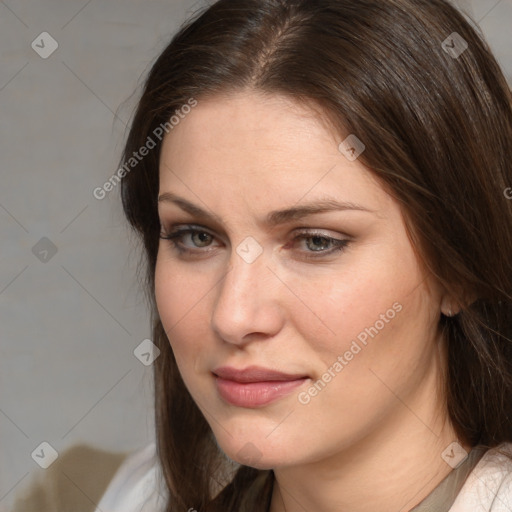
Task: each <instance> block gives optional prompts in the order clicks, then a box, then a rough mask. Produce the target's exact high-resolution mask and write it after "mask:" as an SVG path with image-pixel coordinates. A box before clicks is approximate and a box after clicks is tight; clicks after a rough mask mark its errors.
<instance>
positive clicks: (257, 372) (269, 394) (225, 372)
mask: <svg viewBox="0 0 512 512" xmlns="http://www.w3.org/2000/svg"><path fill="white" fill-rule="evenodd" d="M212 373H213V374H214V376H215V383H216V387H217V391H218V393H219V395H220V396H221V398H222V399H224V400H225V401H226V402H228V403H229V404H231V405H235V406H237V407H248V408H255V407H262V406H264V405H267V404H270V403H271V402H274V401H276V400H278V399H279V398H282V397H284V396H286V395H288V394H289V393H291V392H292V391H293V390H294V389H296V388H297V387H299V386H301V385H302V384H304V382H305V381H306V380H308V379H309V377H308V376H307V375H304V374H289V373H283V372H279V371H276V370H271V369H268V368H262V367H258V366H250V367H247V368H244V369H236V368H233V367H229V366H223V367H220V368H217V369H215V370H214V371H213V372H212Z"/></svg>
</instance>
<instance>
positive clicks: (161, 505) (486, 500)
mask: <svg viewBox="0 0 512 512" xmlns="http://www.w3.org/2000/svg"><path fill="white" fill-rule="evenodd" d="M497 448H498V449H500V450H502V451H505V452H507V453H509V454H510V455H511V457H512V443H503V444H501V445H500V446H499V447H497ZM166 496H167V494H166V491H165V490H164V485H163V479H162V474H161V470H160V468H159V465H158V462H157V459H156V453H155V445H154V444H151V445H148V446H147V447H145V448H143V449H141V450H138V451H136V452H135V453H133V454H132V455H130V456H129V457H128V458H127V459H126V461H125V462H124V463H123V464H122V466H121V467H120V468H119V471H118V472H117V473H116V475H115V476H114V478H113V479H112V482H111V483H110V485H109V487H108V488H107V490H106V492H105V494H104V495H103V498H102V499H101V501H100V503H99V504H98V509H99V510H101V511H102V512H162V511H163V510H164V509H165V500H166ZM410 512H512V458H508V457H507V456H505V455H503V454H501V453H499V452H498V450H497V449H496V448H493V449H490V450H487V451H486V450H485V449H483V448H482V447H474V448H473V449H472V450H471V451H470V453H469V454H468V457H467V458H466V460H465V461H464V462H462V463H461V464H460V465H459V466H457V467H456V468H455V469H454V470H453V471H452V472H451V473H450V474H449V475H448V476H447V477H446V478H445V479H444V480H443V481H442V482H440V483H439V485H438V486H437V487H436V488H435V489H434V490H433V491H432V492H431V493H430V494H429V495H428V496H427V497H426V498H425V499H424V500H422V502H421V503H419V504H418V505H416V506H415V507H414V508H413V509H411V511H410Z"/></svg>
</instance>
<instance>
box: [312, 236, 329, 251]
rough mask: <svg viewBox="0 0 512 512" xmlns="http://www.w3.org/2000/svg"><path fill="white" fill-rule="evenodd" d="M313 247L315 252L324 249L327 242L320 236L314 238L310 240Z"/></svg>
mask: <svg viewBox="0 0 512 512" xmlns="http://www.w3.org/2000/svg"><path fill="white" fill-rule="evenodd" d="M311 241H312V242H313V245H314V246H315V247H316V250H319V249H325V248H326V246H327V245H328V241H327V239H326V238H324V237H321V236H314V237H312V238H311Z"/></svg>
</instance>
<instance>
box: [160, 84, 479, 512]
mask: <svg viewBox="0 0 512 512" xmlns="http://www.w3.org/2000/svg"><path fill="white" fill-rule="evenodd" d="M347 135H348V133H346V134H343V136H342V137H340V135H339V134H336V133H334V132H333V130H331V129H329V127H328V126H327V125H326V124H325V123H323V122H322V120H321V119H320V117H319V116H318V114H315V112H314V111H313V110H312V109H308V108H307V107H306V106H301V105H299V104H297V103H295V102H294V101H293V100H290V99H287V98H285V97H282V96H269V95H266V96H264V95H263V94H262V93H259V92H255V91H252V90H245V91H240V92H239V93H237V94H235V95H231V96H230V97H229V98H224V97H215V98H210V99H208V100H205V101H199V104H198V106H197V107H195V108H194V109H193V111H192V112H191V113H190V114H188V116H187V117H186V118H185V119H184V120H183V121H182V122H181V123H180V124H179V125H178V126H176V127H175V128H174V130H173V131H172V132H170V134H169V135H167V137H166V138H165V140H164V144H163V147H162V152H161V159H160V192H159V195H161V194H165V193H172V194H175V195H177V196H179V197H181V198H183V199H185V200H187V201H189V202H191V203H193V204H194V205H196V206H198V207H200V208H202V209H203V210H206V211H207V212H209V213H210V214H214V215H216V216H218V217H219V218H220V219H218V220H205V219H204V218H202V217H198V216H197V215H192V214H190V213H187V212H185V211H184V210H183V209H182V208H181V207H180V206H178V205H177V204H175V203H174V202H171V201H165V200H161V201H159V216H160V220H161V225H162V235H163V236H165V235H168V234H169V233H171V232H172V231H173V230H174V229H175V228H176V226H187V225H189V224H193V225H195V226H198V227H197V229H198V231H199V232H200V233H201V232H202V233H204V232H205V231H206V233H207V234H206V235H205V234H203V235H201V234H200V233H198V234H196V235H190V234H188V235H183V236H182V237H181V239H180V240H179V241H176V240H175V242H177V243H178V244H179V245H180V246H181V247H182V248H185V249H189V250H191V251H195V254H194V253H192V254H190V253H183V252H180V251H179V250H178V249H177V248H176V247H175V246H174V245H173V243H172V242H171V241H170V240H165V239H161V240H160V246H159V252H158V258H157V265H156V290H155V292H156V299H157V306H158V310H159V313H160V317H161V319H162V322H163V325H164V328H165V329H166V332H167V334H168V337H169V340H170V343H171V346H172V349H173V351H174V354H175V357H176V360H177V363H178V367H179V369H180V372H181V375H182V377H183V380H184V382H185V385H186V386H187V388H188V390H189V392H190V393H191V395H192V397H193V398H194V400H195V401H196V403H197V404H198V406H199V407H200V409H201V411H202V412H203V414H204V415H205V417H206V419H207V421H208V422H209V424H210V426H211V428H212V430H213V433H214V435H215V437H216V439H217V442H218V444H219V445H220V447H221V448H222V450H223V451H224V452H225V453H226V454H227V455H228V456H229V457H230V458H231V459H233V460H236V461H237V462H240V463H245V464H248V465H252V466H254V467H258V468H261V469H268V468H272V469H274V472H275V476H276V485H275V486H274V493H273V497H272V504H271V512H281V511H285V510H286V512H295V511H297V512H298V511H301V512H302V511H304V510H315V511H317V512H331V511H333V512H334V511H340V510H346V511H350V512H375V510H379V511H380V512H386V511H389V512H397V511H398V510H403V511H405V510H409V509H410V508H412V507H413V506H415V505H416V504H418V503H419V502H420V501H421V500H422V499H423V498H424V497H425V496H427V495H428V494H429V493H430V492H431V491H432V489H434V488H435V487H436V485H437V484H438V483H439V482H440V481H441V480H442V479H443V478H445V477H446V476H447V474H448V473H449V472H450V471H451V470H452V468H451V467H450V466H449V465H448V464H447V463H446V462H445V461H444V460H443V458H442V457H441V454H442V452H443V451H444V450H445V448H446V447H447V446H448V445H449V444H450V443H452V442H453V441H457V436H456V434H455V432H454V430H453V427H452V425H451V424H450V422H449V421H448V419H447V415H446V411H445V410H444V406H443V404H444V401H443V400H442V394H441V392H440V387H439V383H440V381H441V375H442V372H443V371H444V370H443V368H444V366H443V365H444V361H445V359H444V357H445V354H444V353H443V351H442V348H441V347H442V345H441V337H440V334H439V332H438V322H439V316H440V313H441V311H445V310H447V309H449V308H450V307H452V309H453V310H455V309H454V308H453V303H452V301H451V299H450V297H448V296H447V294H446V292H445V291H444V289H442V287H441V286H439V285H438V284H437V283H436V282H434V281H433V279H432V278H431V276H429V275H426V274H425V273H424V270H423V267H422V266H421V265H420V263H419V261H418V257H417V255H416V253H415V251H414V250H413V247H412V245H411V242H410V239H409V237H408V235H407V232H406V229H405V225H404V222H403V217H402V214H401V211H400V208H399V205H398V204H397V202H396V201H395V200H394V199H393V198H391V197H390V196H389V195H388V194H387V193H386V192H385V191H384V189H383V188H382V186H381V185H380V183H379V182H378V181H377V180H376V179H375V177H374V175H373V174H372V173H371V172H370V171H369V170H368V169H367V168H366V167H365V166H364V165H363V164H362V163H361V162H360V161H359V160H355V161H349V159H347V158H346V157H345V155H344V154H342V152H340V151H339V149H338V146H339V144H340V142H341V141H342V140H344V138H345V137H346V136H347ZM327 196H328V197H330V198H332V199H334V200H336V201H344V202H352V203H357V204H359V205H362V206H363V207H365V208H367V209H368V210H371V211H360V210H338V211H330V212H324V213H316V214H310V215H308V216H307V217H304V218H301V219H295V220H294V219H291V220H289V221H288V222H287V223H285V224H282V225H277V226H269V225H267V224H266V223H265V219H266V217H267V214H268V213H269V212H271V211H275V210H281V209H285V208H289V207H292V206H295V207H296V206H302V205H304V204H306V203H309V202H315V201H318V200H319V199H324V198H325V197H327ZM304 231H306V232H307V236H309V238H303V239H297V240H294V238H295V237H296V236H297V235H298V234H304ZM318 232H320V234H318ZM312 233H313V234H312ZM208 234H209V235H208ZM315 235H316V236H320V237H331V238H335V239H349V240H350V242H349V244H348V245H347V246H346V247H345V248H344V249H343V250H341V251H334V252H331V253H330V254H326V253H328V252H329V250H331V249H332V247H333V246H332V245H329V242H328V241H326V240H325V239H324V238H320V239H318V238H316V239H315ZM248 236H251V237H253V238H254V239H255V240H256V241H257V243H258V244H259V245H260V246H261V248H262V250H263V252H262V253H261V254H260V255H259V257H258V258H257V259H256V260H255V261H254V262H252V263H247V262H246V261H245V260H244V259H243V258H242V257H240V256H239V254H238V253H237V252H236V250H237V247H238V246H239V245H240V244H241V243H242V242H243V241H244V240H245V239H246V237H248ZM321 251H324V254H322V252H321ZM308 256H310V259H308ZM315 256H316V258H315ZM393 304H395V307H397V306H396V304H399V305H400V306H401V308H400V311H399V312H396V314H395V315H394V318H393V319H391V320H389V321H388V322H386V323H385V326H384V327H383V328H382V329H380V330H379V331H378V334H377V335H375V336H374V337H373V338H371V337H368V341H367V344H366V345H365V346H364V345H362V344H361V343H359V345H361V346H362V349H361V350H360V351H359V352H358V353H357V354H356V355H354V356H353V358H352V359H351V360H350V361H346V362H347V364H346V365H344V366H343V369H342V371H339V372H338V373H337V372H336V371H333V373H334V374H335V376H334V377H332V378H331V380H330V381H329V382H328V383H327V384H326V385H325V387H323V388H322V389H321V391H320V392H318V393H317V394H316V395H315V396H310V395H308V392H307V390H308V389H310V388H311V386H312V384H313V383H314V382H316V381H318V379H321V378H322V375H324V374H325V372H326V371H327V369H328V368H332V367H333V364H334V363H335V362H336V361H337V360H338V359H337V358H338V356H340V355H343V354H344V353H345V352H346V351H347V350H349V348H350V346H351V343H352V342H353V341H354V340H356V339H357V336H358V335H359V334H360V333H361V332H363V331H364V330H365V328H368V327H370V326H374V325H375V324H376V321H377V320H379V319H380V318H382V317H381V315H383V314H386V312H387V311H388V310H390V309H393ZM221 365H222V366H224V365H229V366H233V367H236V368H244V367H247V366H249V365H259V366H263V367H267V368H271V369H274V370H279V371H282V372H286V373H299V374H303V375H307V376H309V377H310V379H309V380H306V381H305V382H304V384H303V385H301V387H300V388H298V389H297V390H295V391H293V392H292V393H290V394H289V395H287V396H285V397H283V398H281V399H279V400H277V401H276V402H273V403H271V404H269V405H267V406H263V407H259V408H246V407H235V406H233V405H230V404H228V403H227V402H225V401H224V400H223V399H222V398H221V397H220V396H219V394H218V392H217V390H216V386H215V382H214V376H213V375H212V373H211V372H212V370H213V369H214V368H216V367H218V366H221ZM331 371H332V370H331ZM299 393H302V395H301V396H302V397H304V396H305V393H306V395H308V396H310V401H309V402H308V403H307V404H304V403H301V402H300V401H299V399H298V397H299ZM459 442H460V444H461V445H462V446H463V447H464V448H465V449H466V450H467V451H469V449H470V447H469V446H468V445H467V444H466V443H464V442H462V441H459Z"/></svg>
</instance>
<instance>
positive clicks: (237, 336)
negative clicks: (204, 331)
mask: <svg viewBox="0 0 512 512" xmlns="http://www.w3.org/2000/svg"><path fill="white" fill-rule="evenodd" d="M243 248H244V247H243V246H242V249H243ZM238 249H239V248H237V251H233V252H232V254H231V259H230V265H229V270H228V272H227V274H226V276H225V278H224V279H223V280H222V281H221V282H220V283H219V290H218V294H217V297H216V300H215V304H214V307H213V312H212V327H213V329H214V330H215V331H217V332H218V334H219V335H220V336H221V337H222V338H223V339H224V340H225V341H228V342H231V343H239V342H242V341H243V338H244V336H245V335H246V334H250V333H252V332H259V333H262V332H265V333H268V332H269V331H272V330H273V329H274V328H275V327H276V322H275V320H276V317H275V315H276V312H275V310H274V308H273V307H272V304H273V303H274V301H275V297H272V290H275V287H269V286H266V285H265V281H267V280H268V277H269V275H268V274H269V273H270V270H269V269H268V268H267V265H266V261H265V258H264V257H263V255H262V254H260V255H258V256H257V257H256V258H254V259H252V258H244V255H246V254H247V253H244V252H242V255H240V254H239V251H238Z"/></svg>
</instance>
